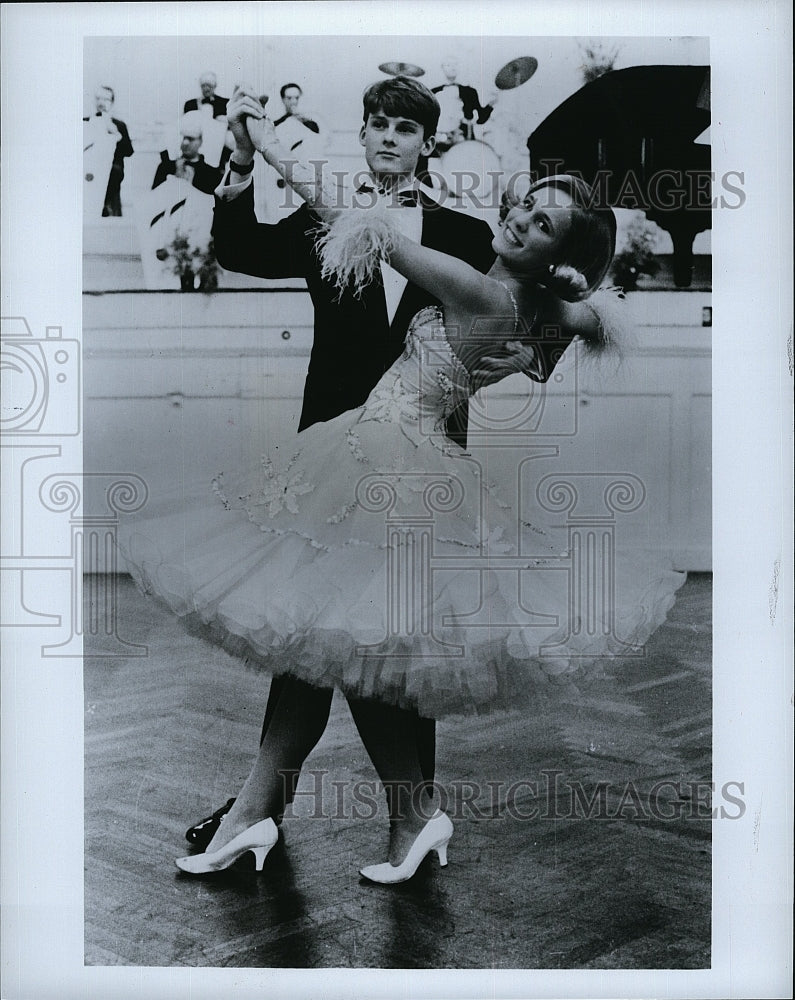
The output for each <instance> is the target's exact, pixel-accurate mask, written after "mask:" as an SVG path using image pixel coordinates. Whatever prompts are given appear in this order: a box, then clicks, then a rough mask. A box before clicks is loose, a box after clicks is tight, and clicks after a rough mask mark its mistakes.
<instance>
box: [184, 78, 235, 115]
mask: <svg viewBox="0 0 795 1000" xmlns="http://www.w3.org/2000/svg"><path fill="white" fill-rule="evenodd" d="M217 86H218V78H217V77H216V75H215V73H209V72H208V73H202V75H201V76H200V77H199V87H200V88H201V92H202V96H201V97H192V98H191V99H190V100H189V101H185V107H184V108H183V111H184V112H185V113H186V114H187V113H188V112H189V111H201V112H202V113H203V114H209V113H212V117H213V118H222V119H223V120H224V121H226V105H227V102H228V100H229V98H228V97H219V96H218V94H216V92H215V88H216V87H217Z"/></svg>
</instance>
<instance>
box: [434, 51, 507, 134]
mask: <svg viewBox="0 0 795 1000" xmlns="http://www.w3.org/2000/svg"><path fill="white" fill-rule="evenodd" d="M442 72H443V73H444V75H445V77H446V78H447V83H443V84H442V85H441V86H440V87H434V88H433V93H434V94H435V95H436V99H437V101H438V102H439V105H440V107H441V109H442V113H441V115H440V116H439V130H438V132H437V133H436V150H437V151H438V152H442V153H444V152H446V151H447V150H448V149H449V148H450V147H451V146H453V145H455V143H457V142H463V141H464V140H469V139H474V138H475V125H476V124H477V125H484V124H485V123H486V122H487V121H488V120H489V118H490V116H491V113H492V111H493V110H494V103H495V99H492V100H491V101H490V103H488V104H486V105H485V106H482V105H481V103H480V98H479V97H478V92H477V90H475V88H474V87H467V86H465V85H464V84H463V83H458V82H457V80H458V62H457V61H456V60H455V59H453V58H448V59H446V60H445V61H444V62H443V63H442Z"/></svg>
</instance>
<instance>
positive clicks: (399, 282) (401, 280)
mask: <svg viewBox="0 0 795 1000" xmlns="http://www.w3.org/2000/svg"><path fill="white" fill-rule="evenodd" d="M229 177H230V171H227V174H226V177H225V178H224V180H223V181H221V183H220V184H219V185H218V187H217V188H216V189H215V194H216V195H217V197H219V198H221V199H223V200H225V201H226V200H229V201H231V200H232V199H234V198H237V197H238V195H240V194H242V192H243V191H245V189H246V188H247V187H248V186H249V184H251V183H252V178H251V175H250V174H249V175H248V176H247V177H245V178H244V179H243V180H242V181H240V182H239V183H237V184H233V183H231V182H230V183H224V182H225V181H228V180H229ZM414 190H415V183H414V181H410V182H408V183H406V184H404V185H402V187H400V188H398V189H397V191H395V192H390V193H389V195H387V196H386V197H388V198H390V200H391V199H392V198H393V197H394V196H395V195H397V194H400V193H401V192H403V191H414ZM394 212H395V215H394V218H395V222H396V224H397V227H398V229H399V230H400V232H401V233H402V235H403V236H405V237H406V238H407V239H410V240H414V242H415V243H419V242H420V241H421V240H422V206H420V205H416V206H414V205H401V206H399V207H395V209H394ZM381 280H382V281H383V283H384V298H385V299H386V315H387V321H388V322H389V323H390V324H391V323H392V320H393V319H394V318H395V313H396V312H397V310H398V306H399V305H400V300H401V298H402V296H403V292H404V291H405V289H406V285H407V284H408V278H406V277H405V276H404V275H402V274H400V273H399V272H398V271H396V270H395V269H394V268H393V267H390V266H389V264H387V263H386V262H385V261H381Z"/></svg>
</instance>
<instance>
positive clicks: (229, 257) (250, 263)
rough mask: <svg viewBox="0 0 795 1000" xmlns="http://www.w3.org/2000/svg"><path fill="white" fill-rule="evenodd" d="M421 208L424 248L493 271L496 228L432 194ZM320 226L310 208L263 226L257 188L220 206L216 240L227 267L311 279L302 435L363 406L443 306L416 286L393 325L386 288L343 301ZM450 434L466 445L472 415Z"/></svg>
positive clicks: (262, 274) (405, 294)
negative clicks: (326, 275) (319, 238)
mask: <svg viewBox="0 0 795 1000" xmlns="http://www.w3.org/2000/svg"><path fill="white" fill-rule="evenodd" d="M421 202H422V205H423V226H422V243H423V245H424V246H428V247H432V248H433V249H435V250H440V251H442V252H443V253H448V254H451V255H453V256H455V257H458V258H459V259H461V260H465V261H467V262H468V263H469V264H471V265H472V266H473V267H476V268H477V269H478V270H479V271H481V272H486V271H487V270H488V269H489V268H490V267H491V265H492V263H493V261H494V251H493V250H492V249H491V241H492V238H493V236H492V232H491V229H490V227H489V226H488V225H487V224H486V223H485V222H482V221H480V220H477V219H472V218H469V217H468V216H465V215H461V214H460V213H457V212H453V211H451V210H450V209H448V208H444V207H442V206H439V205H437V204H436V202H434V201H433V200H432V199H430V198H427V197H426V196H422V197H421ZM318 225H319V222H318V219H317V216H315V215H314V214H313V213H312V212H311V211H310V210H309V209H308V208H307V207H306V205H304V206H302V207H301V208H299V209H298V210H297V211H296V212H294V213H293V214H292V215H290V216H288V217H287V218H286V219H282V220H281V221H280V222H278V223H276V224H275V225H266V224H264V223H260V222H257V219H256V216H255V213H254V191H253V185H249V187H248V188H246V189H245V190H244V191H243V192H242V193H241V194H240V195H239V196H238V197H237V198H234V199H231V200H229V201H223V200H221V199H218V198H217V199H216V202H215V218H214V222H213V239H214V245H215V253H216V256H217V258H218V262H219V263H220V265H221V266H222V267H224V268H226V269H227V270H230V271H241V272H243V273H245V274H251V275H255V276H257V277H261V278H304V279H306V283H307V288H308V289H309V294H310V296H311V298H312V304H313V305H314V308H315V331H314V342H313V346H312V355H311V358H310V361H309V370H308V373H307V377H306V383H305V385H304V401H303V409H302V411H301V420H300V423H299V426H298V429H299V431H300V430H303V429H304V428H305V427H309V426H310V424H313V423H315V422H316V421H318V420H330V419H332V418H333V417H336V416H337V415H338V414H340V413H344V412H345V411H346V410H350V409H353V408H354V407H356V406H361V404H362V403H364V402H365V400H366V399H367V397H368V396H369V394H370V392H371V391H372V389H373V388H374V387H375V385H376V383H377V382H378V380H379V379H380V378H381V376H382V375H383V374H384V372H386V371H387V370H388V369H389V368H390V367H391V366H392V364H393V363H394V362H395V361H396V360H397V358H398V357H399V356H400V354H401V353H402V351H403V345H404V340H405V337H406V332H407V329H408V324H409V322H410V321H411V319H412V317H413V316H414V315H415V314H416V313H417V312H418V311H419V310H420V309H422V308H423V307H424V306H427V305H430V304H438V300H436V299H435V298H434V297H433V296H431V295H430V294H429V293H428V292H426V291H424V290H423V289H421V288H419V287H418V286H417V285H414V284H412V283H411V282H409V283H408V284H407V285H406V288H405V290H404V292H403V297H402V298H401V300H400V304H399V305H398V308H397V311H396V313H395V317H394V319H393V320H392V323H391V324H390V323H388V322H387V311H386V299H385V297H384V289H383V287H382V285H381V284H380V283H373V284H372V285H370V286H369V287H368V288H367V289H365V290H364V292H363V294H362V296H361V298H360V299H357V298H355V297H354V296H353V295H352V294H351V293H350V292H343V293H342V295H341V296H340V297H339V298H338V295H339V291H338V289H337V287H336V286H335V285H334V284H333V283H332V282H330V281H327V280H323V279H322V278H321V276H320V261H319V258H318V254H317V252H316V250H315V238H316V235H317V228H318ZM463 409H464V410H465V409H466V408H465V407H464V408H463ZM448 434H449V435H450V436H451V437H453V438H454V439H455V440H457V441H459V442H460V443H461V444H463V443H465V439H466V438H465V435H466V414H465V413H463V414H460V415H459V416H458V419H457V420H456V422H455V423H454V425H453V426H451V425H450V424H448Z"/></svg>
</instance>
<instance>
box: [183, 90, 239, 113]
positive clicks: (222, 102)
mask: <svg viewBox="0 0 795 1000" xmlns="http://www.w3.org/2000/svg"><path fill="white" fill-rule="evenodd" d="M228 103H229V98H228V97H219V96H218V95H217V94H216V95H215V97H214V98H213V99H212V106H213V118H217V117H218V116H219V115H225V114H226V106H227V104H228ZM202 104H204V101H202V100H200V99H199V98H198V97H192V98H191V99H190V100H189V101H185V107H184V108H183V109H182V110H183V112H184V113H185V114H187V113H188V112H189V111H198V110H199V109H200V107H201V105H202Z"/></svg>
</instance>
